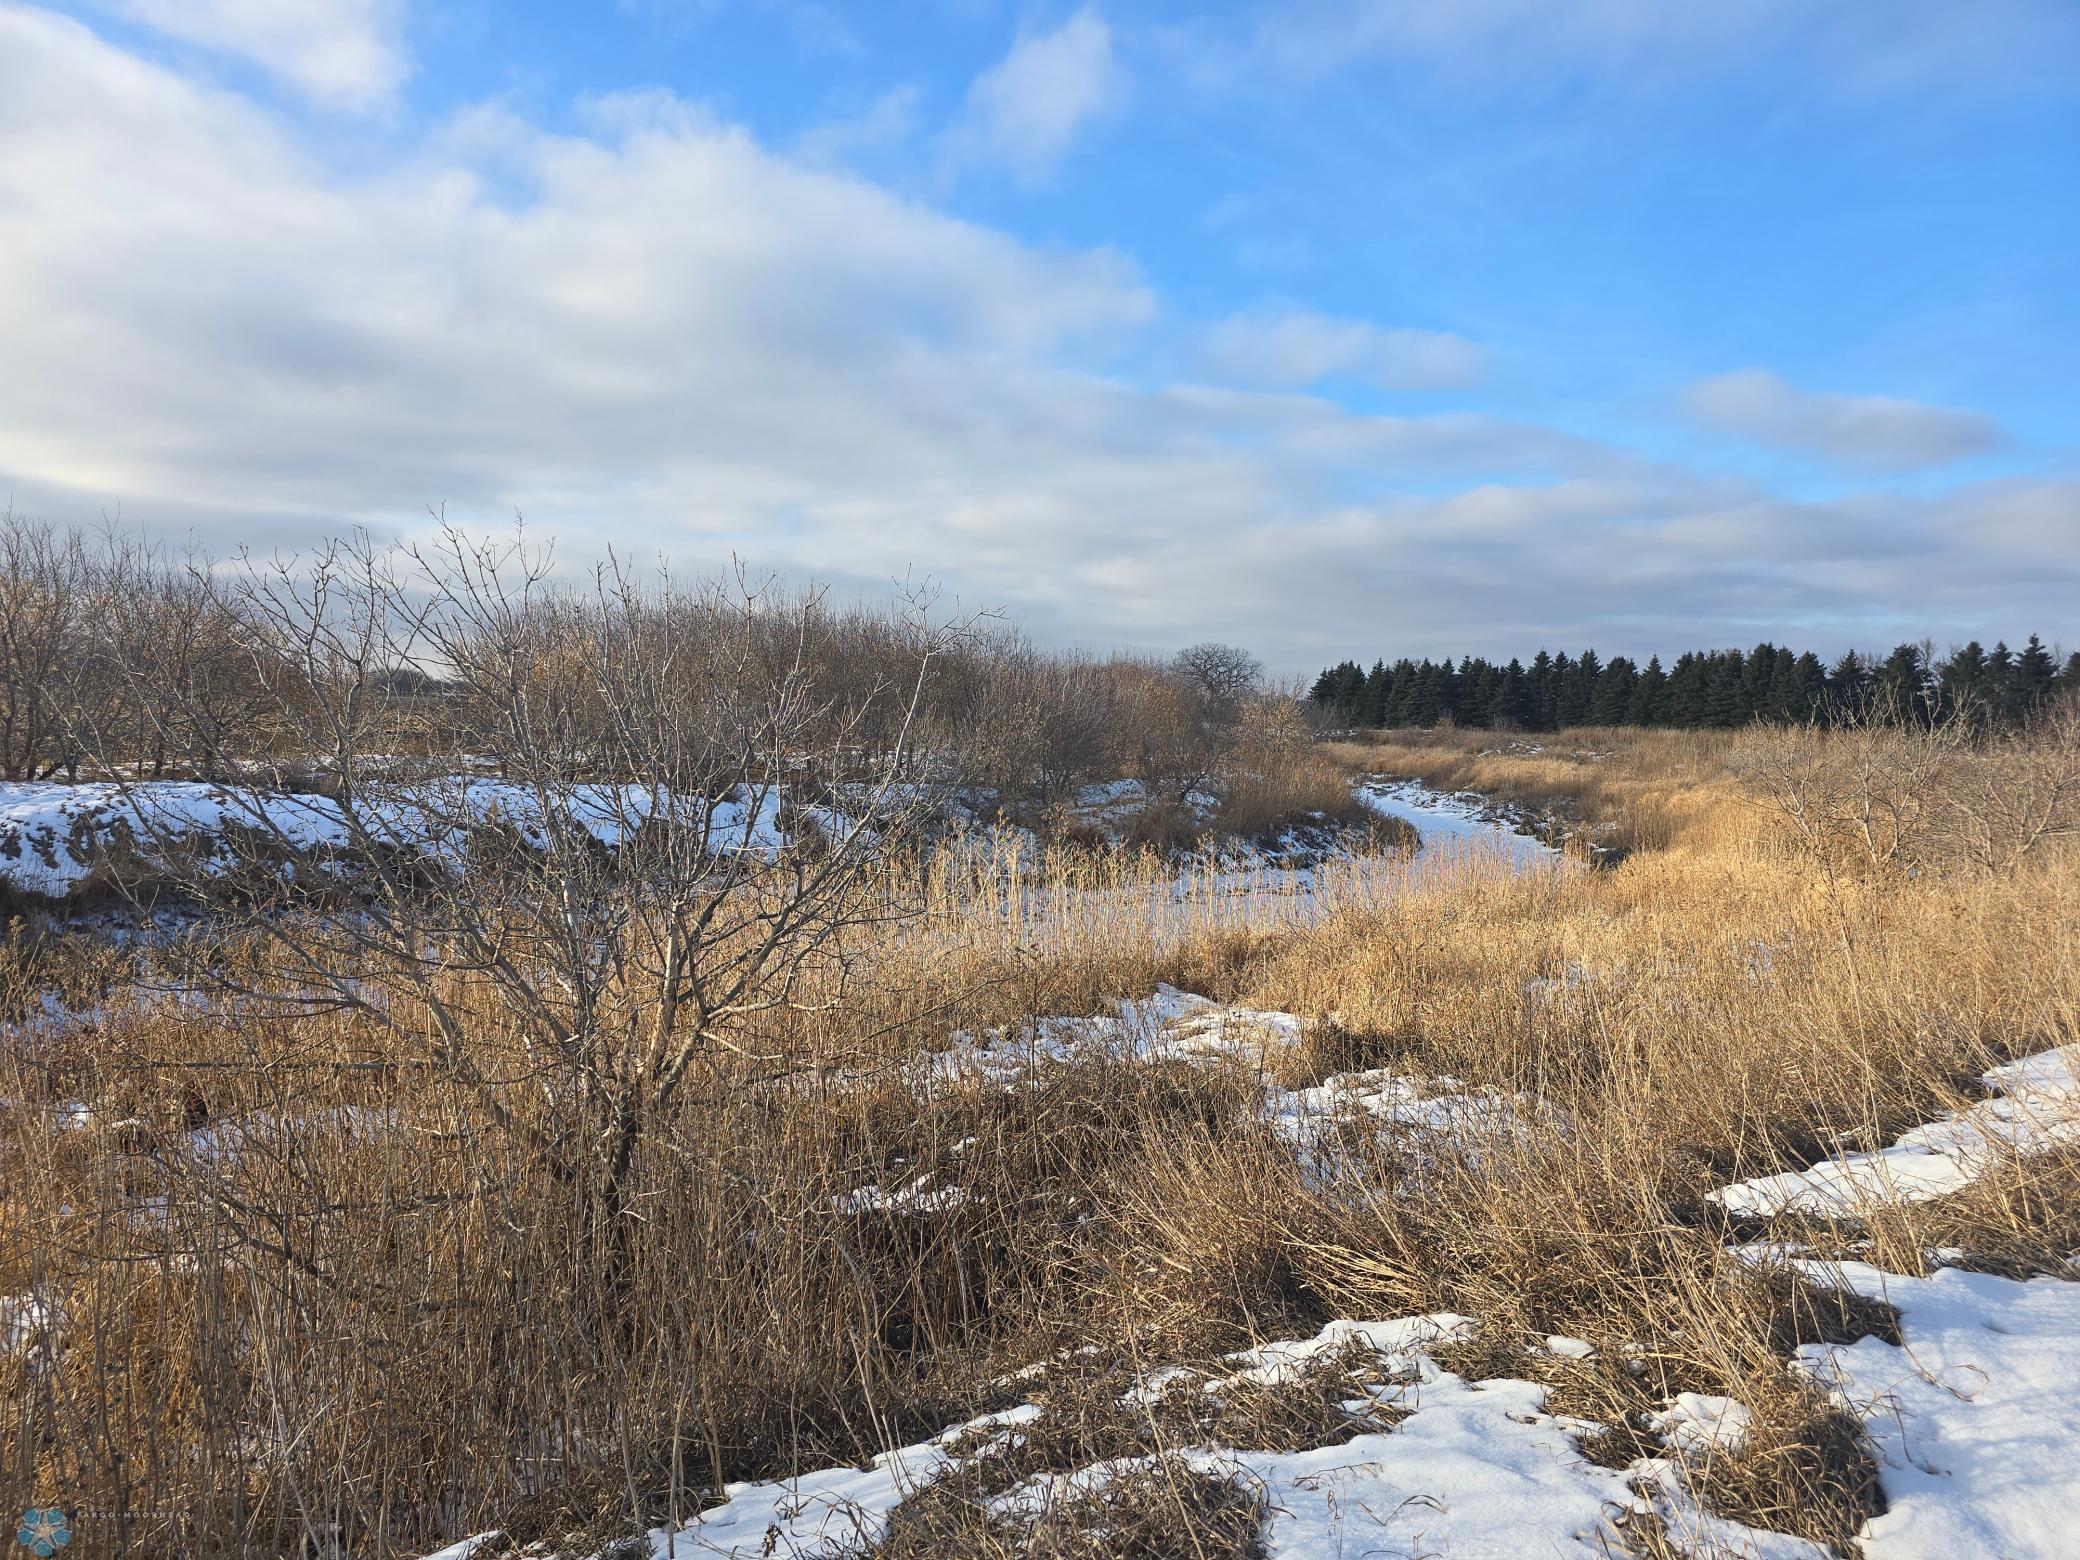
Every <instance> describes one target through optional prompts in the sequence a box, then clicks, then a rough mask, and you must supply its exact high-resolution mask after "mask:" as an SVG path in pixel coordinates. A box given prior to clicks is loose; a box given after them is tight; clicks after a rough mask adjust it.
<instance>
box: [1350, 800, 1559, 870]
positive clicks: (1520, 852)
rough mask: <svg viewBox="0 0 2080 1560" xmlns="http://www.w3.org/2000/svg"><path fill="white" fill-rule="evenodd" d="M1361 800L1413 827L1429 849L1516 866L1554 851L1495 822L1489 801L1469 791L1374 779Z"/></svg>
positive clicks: (1549, 854) (1505, 825)
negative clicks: (1475, 855) (1498, 859)
mask: <svg viewBox="0 0 2080 1560" xmlns="http://www.w3.org/2000/svg"><path fill="white" fill-rule="evenodd" d="M1358 799H1359V800H1360V801H1362V802H1363V803H1364V804H1365V805H1366V806H1367V807H1370V808H1371V809H1372V810H1373V811H1374V812H1378V813H1384V814H1385V815H1386V816H1387V817H1389V818H1399V819H1401V820H1402V822H1404V823H1407V824H1410V825H1412V826H1413V827H1414V829H1415V831H1416V833H1417V834H1419V835H1420V836H1421V837H1422V840H1423V846H1424V848H1425V849H1436V848H1439V847H1442V848H1444V849H1447V850H1455V851H1471V852H1479V853H1484V854H1500V855H1502V856H1504V857H1505V858H1507V859H1508V860H1510V861H1513V862H1520V863H1527V864H1528V863H1532V862H1539V861H1547V860H1550V859H1551V858H1552V856H1553V851H1552V849H1551V847H1549V846H1547V845H1546V844H1544V843H1543V842H1542V841H1540V840H1536V839H1533V838H1532V837H1531V836H1530V835H1528V834H1523V833H1520V832H1519V831H1517V830H1516V829H1514V828H1511V827H1510V826H1509V825H1508V824H1506V823H1498V822H1497V821H1496V820H1495V817H1494V813H1493V810H1492V809H1491V808H1490V806H1489V804H1488V802H1487V800H1486V799H1485V798H1484V797H1481V796H1479V795H1477V794H1475V793H1473V792H1471V791H1467V792H1459V793H1453V792H1448V791H1433V790H1431V789H1430V788H1429V787H1428V786H1423V785H1418V784H1417V783H1416V782H1415V781H1413V780H1371V781H1367V782H1365V783H1364V784H1362V785H1360V786H1359V787H1358Z"/></svg>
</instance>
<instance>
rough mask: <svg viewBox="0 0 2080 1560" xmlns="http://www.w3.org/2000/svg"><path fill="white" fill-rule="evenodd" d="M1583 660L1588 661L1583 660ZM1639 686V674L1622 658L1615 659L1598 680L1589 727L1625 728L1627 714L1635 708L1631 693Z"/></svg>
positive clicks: (1614, 657)
mask: <svg viewBox="0 0 2080 1560" xmlns="http://www.w3.org/2000/svg"><path fill="white" fill-rule="evenodd" d="M1583 659H1584V660H1586V659H1587V657H1586V656H1585V657H1583ZM1638 682H1639V673H1638V672H1637V671H1636V670H1635V669H1634V668H1633V665H1632V663H1631V662H1630V661H1628V660H1626V659H1625V657H1624V656H1622V655H1614V656H1612V657H1611V659H1610V664H1609V665H1608V666H1606V667H1604V669H1603V672H1602V674H1601V675H1600V676H1599V677H1598V678H1597V679H1596V690H1595V692H1594V694H1592V695H1591V697H1590V700H1589V724H1590V725H1592V726H1622V725H1623V724H1625V716H1626V713H1627V711H1629V710H1630V709H1631V708H1632V690H1633V688H1634V687H1635V686H1636V685H1637V684H1638Z"/></svg>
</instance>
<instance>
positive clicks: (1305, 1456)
mask: <svg viewBox="0 0 2080 1560" xmlns="http://www.w3.org/2000/svg"><path fill="white" fill-rule="evenodd" d="M1472 1326H1473V1323H1472V1321H1471V1319H1470V1318H1467V1317H1463V1316H1453V1315H1449V1314H1436V1315H1429V1316H1413V1317H1402V1318H1398V1319H1394V1320H1390V1321H1369V1322H1368V1321H1338V1322H1332V1323H1330V1324H1329V1325H1328V1326H1327V1327H1325V1328H1323V1329H1322V1331H1321V1332H1320V1333H1318V1334H1317V1335H1316V1336H1314V1337H1313V1338H1304V1339H1291V1340H1285V1341H1282V1342H1278V1343H1273V1344H1268V1345H1265V1346H1262V1347H1260V1348H1256V1349H1251V1350H1246V1351H1244V1352H1242V1353H1239V1354H1235V1355H1231V1356H1230V1357H1229V1358H1228V1360H1227V1362H1226V1364H1227V1367H1228V1368H1227V1369H1226V1370H1225V1371H1223V1372H1221V1373H1217V1374H1215V1375H1213V1376H1212V1377H1210V1378H1209V1379H1207V1380H1206V1381H1205V1383H1204V1387H1203V1390H1205V1391H1208V1392H1216V1393H1217V1392H1220V1391H1222V1390H1225V1389H1227V1388H1229V1387H1231V1386H1233V1385H1238V1384H1279V1383H1283V1382H1287V1381H1290V1380H1292V1379H1293V1378H1295V1377H1296V1376H1297V1375H1299V1373H1301V1372H1302V1371H1305V1370H1309V1369H1317V1368H1321V1367H1322V1366H1324V1365H1325V1364H1326V1363H1328V1362H1330V1361H1348V1360H1351V1359H1353V1358H1362V1359H1365V1360H1366V1361H1367V1363H1368V1364H1369V1366H1370V1369H1369V1370H1368V1371H1367V1372H1366V1373H1365V1375H1366V1379H1367V1382H1368V1383H1369V1384H1365V1385H1361V1384H1360V1383H1359V1382H1358V1381H1356V1380H1354V1381H1353V1382H1352V1384H1351V1386H1350V1389H1349V1390H1350V1392H1351V1400H1350V1401H1349V1402H1348V1403H1346V1404H1345V1407H1346V1409H1347V1410H1349V1411H1351V1412H1353V1413H1363V1412H1367V1411H1372V1412H1378V1411H1382V1410H1383V1411H1385V1413H1386V1414H1388V1415H1391V1416H1392V1420H1393V1422H1392V1424H1391V1428H1383V1429H1381V1430H1380V1431H1378V1432H1377V1433H1371V1434H1361V1435H1358V1436H1356V1437H1354V1438H1352V1439H1349V1440H1346V1441H1340V1442H1338V1443H1336V1444H1334V1445H1329V1446H1321V1447H1315V1448H1311V1449H1303V1450H1298V1451H1287V1452H1266V1451H1249V1450H1238V1449H1236V1448H1232V1447H1223V1446H1195V1447H1189V1448H1183V1449H1181V1456H1182V1459H1183V1461H1184V1462H1185V1463H1186V1464H1187V1465H1188V1466H1190V1467H1191V1468H1192V1469H1194V1470H1195V1471H1197V1472H1200V1473H1203V1474H1206V1475H1209V1476H1211V1477H1213V1478H1215V1479H1220V1480H1227V1481H1232V1482H1234V1483H1236V1484H1238V1485H1240V1486H1241V1487H1242V1488H1243V1489H1245V1490H1247V1491H1249V1492H1251V1493H1252V1494H1254V1495H1255V1496H1256V1497H1257V1499H1258V1501H1259V1503H1260V1507H1261V1509H1262V1510H1263V1512H1264V1513H1265V1520H1264V1525H1263V1529H1262V1535H1261V1541H1262V1544H1263V1547H1264V1553H1265V1555H1266V1556H1267V1557H1269V1560H1340V1557H1346V1556H1361V1555H1362V1556H1374V1557H1381V1560H1384V1557H1390V1556H1394V1557H1409V1560H1413V1557H1416V1556H1433V1555H1449V1556H1491V1557H1496V1560H1501V1557H1515V1556H1530V1555H1581V1556H1585V1557H1587V1556H1607V1555H1609V1554H1610V1553H1611V1544H1612V1542H1613V1540H1614V1538H1615V1536H1616V1530H1615V1528H1614V1526H1613V1524H1614V1523H1617V1522H1620V1521H1621V1520H1623V1519H1626V1518H1634V1519H1638V1518H1644V1517H1646V1516H1648V1515H1649V1514H1652V1515H1654V1516H1657V1517H1659V1519H1660V1520H1661V1521H1662V1522H1663V1523H1664V1524H1666V1527H1667V1530H1668V1531H1669V1532H1670V1534H1671V1535H1672V1536H1674V1537H1675V1538H1676V1539H1677V1540H1678V1542H1685V1541H1687V1542H1688V1543H1689V1544H1690V1546H1691V1547H1692V1548H1693V1551H1694V1552H1697V1553H1717V1554H1728V1555H1731V1554H1743V1553H1745V1554H1753V1555H1758V1556H1763V1557H1773V1560H1794V1557H1795V1560H1819V1557H1820V1556H1821V1555H1822V1554H1823V1553H1824V1552H1823V1551H1821V1550H1819V1549H1817V1548H1815V1547H1814V1546H1812V1545H1810V1544H1807V1543H1805V1542H1803V1541H1801V1540H1797V1539H1789V1538H1785V1537H1784V1536H1783V1535H1780V1534H1763V1533H1757V1532H1755V1531H1753V1530H1751V1529H1746V1528H1740V1527H1737V1526H1736V1525H1735V1524H1732V1523H1727V1522H1721V1521H1716V1520H1714V1519H1712V1518H1710V1517H1707V1516H1706V1515H1704V1514H1703V1513H1702V1512H1699V1511H1698V1510H1697V1509H1696V1508H1695V1507H1694V1506H1693V1505H1691V1504H1690V1503H1689V1502H1688V1500H1687V1498H1686V1497H1684V1496H1683V1495H1682V1494H1681V1492H1680V1489H1679V1487H1678V1486H1677V1485H1675V1484H1674V1483H1673V1482H1671V1481H1668V1480H1667V1479H1666V1478H1665V1477H1664V1475H1665V1473H1666V1472H1667V1468H1666V1467H1665V1466H1664V1465H1665V1464H1667V1463H1668V1461H1669V1460H1668V1459H1663V1458H1649V1459H1643V1460H1642V1462H1641V1463H1640V1464H1637V1465H1635V1466H1634V1467H1632V1468H1629V1469H1622V1470H1621V1469H1611V1468H1606V1467H1602V1466H1600V1465H1598V1464H1596V1463H1594V1462H1591V1461H1589V1460H1588V1459H1587V1458H1585V1457H1583V1456H1582V1454H1581V1451H1580V1449H1579V1446H1578V1444H1577V1442H1576V1440H1575V1437H1574V1435H1573V1434H1572V1433H1571V1431H1570V1427H1569V1426H1568V1425H1567V1424H1566V1423H1565V1422H1563V1421H1562V1420H1559V1419H1556V1418H1554V1417H1553V1416H1551V1415H1549V1414H1547V1413H1546V1412H1545V1409H1544V1392H1543V1389H1541V1388H1539V1387H1537V1386H1535V1385H1533V1384H1532V1383H1531V1382H1528V1381H1512V1380H1494V1381H1484V1382H1472V1381H1468V1380H1465V1379H1464V1378H1462V1377H1459V1376H1456V1375H1453V1374H1452V1373H1451V1372H1449V1371H1447V1370H1444V1369H1442V1368H1441V1367H1440V1366H1439V1365H1438V1364H1437V1363H1436V1362H1435V1361H1434V1360H1433V1359H1432V1358H1431V1357H1430V1354H1429V1352H1428V1351H1429V1350H1430V1349H1431V1348H1433V1347H1435V1346H1436V1345H1438V1344H1440V1343H1449V1342H1454V1341H1457V1340H1459V1339H1462V1338H1464V1337H1466V1336H1467V1335H1468V1334H1469V1333H1470V1331H1471V1330H1472ZM1169 1385H1170V1383H1169V1382H1167V1381H1158V1380H1145V1381H1144V1383H1143V1385H1141V1386H1140V1387H1138V1388H1130V1389H1129V1393H1128V1396H1130V1397H1131V1396H1134V1395H1135V1394H1136V1393H1140V1394H1142V1395H1144V1396H1145V1395H1147V1394H1149V1393H1156V1392H1160V1391H1162V1390H1164V1388H1165V1387H1167V1386H1169ZM1042 1412H1043V1410H1042V1409H1041V1407H1040V1406H1039V1405H1038V1404H1025V1405H1022V1406H1020V1407H1018V1408H1013V1409H1010V1410H1007V1411H1004V1412H1001V1413H997V1414H992V1415H989V1416H987V1417H985V1418H983V1419H980V1420H975V1421H971V1422H969V1423H968V1424H965V1425H958V1426H954V1427H952V1428H950V1429H948V1430H946V1431H944V1432H942V1433H941V1434H940V1435H938V1436H935V1437H933V1438H932V1439H931V1440H929V1441H923V1442H919V1443H918V1444H916V1445H913V1446H906V1447H903V1448H900V1449H899V1450H895V1451H891V1452H887V1453H884V1454H883V1455H882V1456H881V1457H879V1458H877V1459H875V1461H874V1463H873V1465H872V1466H870V1467H868V1468H865V1469H853V1468H837V1469H830V1470H827V1471H824V1472H820V1473H813V1474H808V1475H805V1476H803V1477H801V1478H798V1479H786V1480H773V1481H768V1482H763V1483H742V1484H732V1485H730V1486H729V1487H728V1488H727V1489H726V1490H725V1491H724V1492H723V1494H724V1499H723V1500H722V1501H721V1502H720V1503H718V1504H717V1505H715V1506H713V1507H710V1508H709V1509H708V1510H707V1511H704V1512H702V1513H701V1514H700V1515H699V1516H697V1517H695V1518H694V1519H693V1520H692V1521H690V1522H688V1523H686V1524H684V1525H682V1526H680V1527H679V1528H677V1529H676V1530H671V1531H667V1530H664V1529H658V1530H654V1531H652V1532H651V1533H650V1534H649V1535H648V1539H649V1553H650V1555H651V1556H652V1557H653V1560H667V1557H670V1560H692V1557H696V1556H698V1557H720V1556H728V1557H732V1560H768V1557H778V1560H801V1557H807V1556H823V1555H827V1554H830V1553H832V1552H833V1550H834V1549H843V1548H844V1547H846V1546H861V1547H863V1546H865V1545H867V1544H871V1543H873V1542H874V1541H875V1540H876V1539H878V1538H879V1537H880V1536H881V1535H882V1534H883V1533H884V1532H886V1530H887V1526H888V1522H889V1517H890V1513H892V1512H893V1511H894V1510H895V1509H896V1507H897V1506H899V1505H901V1504H902V1502H903V1501H905V1500H907V1499H909V1498H910V1497H911V1496H912V1495H914V1494H916V1493H917V1492H919V1491H920V1490H922V1489H924V1488H926V1487H927V1486H928V1485H929V1484H930V1483H931V1481H932V1480H934V1479H935V1478H938V1477H941V1476H943V1475H944V1474H946V1473H947V1472H948V1471H949V1470H950V1469H951V1468H952V1467H953V1466H954V1465H955V1463H956V1462H957V1460H958V1459H957V1457H956V1454H955V1452H954V1451H953V1448H954V1447H955V1446H956V1445H960V1444H967V1443H973V1442H975V1441H977V1440H981V1441H982V1442H983V1443H984V1445H985V1446H986V1445H987V1444H988V1439H989V1436H988V1433H989V1432H992V1431H1004V1432H1009V1433H1013V1434H1015V1433H1016V1431H1017V1428H1018V1427H1019V1426H1020V1425H1022V1424H1026V1423H1029V1422H1031V1421H1032V1420H1034V1419H1037V1418H1038V1417H1039V1416H1040V1415H1041V1413H1042ZM978 1432H980V1434H979V1435H978ZM981 1455H987V1453H986V1452H984V1453H982V1454H981ZM1146 1463H1147V1459H1141V1458H1133V1459H1115V1460H1113V1461H1111V1462H1107V1463H1102V1464H1098V1465H1095V1466H1093V1467H1089V1468H1080V1469H1069V1470H1064V1471H1062V1472H1061V1473H1060V1474H1056V1475H1050V1476H1048V1477H1047V1478H1045V1479H1044V1480H1041V1481H1038V1482H1036V1483H1029V1484H1027V1485H1024V1486H1021V1487H1020V1488H1018V1489H1017V1490H1015V1491H1013V1492H1011V1493H1010V1495H1009V1496H1008V1497H1000V1498H999V1499H998V1500H997V1501H996V1502H995V1503H994V1504H993V1509H994V1510H995V1511H997V1512H998V1513H999V1514H1000V1515H1010V1516H1012V1517H1013V1518H1014V1519H1015V1520H1022V1521H1024V1522H1026V1523H1031V1522H1034V1521H1037V1520H1038V1519H1039V1517H1040V1516H1042V1515H1043V1514H1044V1513H1045V1512H1046V1510H1047V1509H1048V1507H1049V1505H1050V1504H1051V1503H1053V1502H1059V1501H1061V1500H1064V1499H1068V1498H1071V1497H1074V1496H1076V1495H1079V1494H1087V1493H1089V1492H1091V1491H1092V1490H1094V1489H1097V1488H1100V1487H1102V1486H1103V1485H1104V1484H1105V1483H1107V1482H1108V1481H1110V1480H1113V1479H1118V1478H1120V1477H1122V1476H1125V1475H1128V1474H1131V1473H1133V1472H1135V1471H1137V1469H1138V1468H1139V1467H1140V1466H1144V1465H1145V1464H1146ZM1635 1486H1638V1488H1635ZM1641 1490H1644V1491H1645V1493H1641V1492H1640V1491H1641ZM1715 1546H1716V1547H1715ZM463 1553H466V1551H463Z"/></svg>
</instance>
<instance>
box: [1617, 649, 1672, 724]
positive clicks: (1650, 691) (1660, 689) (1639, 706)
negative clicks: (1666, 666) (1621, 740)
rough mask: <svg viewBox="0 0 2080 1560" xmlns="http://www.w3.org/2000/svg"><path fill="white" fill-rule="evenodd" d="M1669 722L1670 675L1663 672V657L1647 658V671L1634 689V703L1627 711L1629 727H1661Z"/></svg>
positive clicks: (1641, 675) (1640, 676) (1640, 677)
mask: <svg viewBox="0 0 2080 1560" xmlns="http://www.w3.org/2000/svg"><path fill="white" fill-rule="evenodd" d="M1667 720H1668V674H1667V673H1666V672H1664V671H1662V670H1661V657H1660V656H1658V655H1650V656H1648V657H1647V665H1646V669H1645V670H1644V671H1642V672H1641V673H1640V674H1639V681H1638V682H1637V683H1636V684H1635V685H1634V686H1633V689H1632V702H1631V703H1630V704H1628V705H1627V706H1626V709H1625V723H1626V724H1627V725H1629V726H1659V725H1663V724H1665V723H1666V722H1667Z"/></svg>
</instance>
